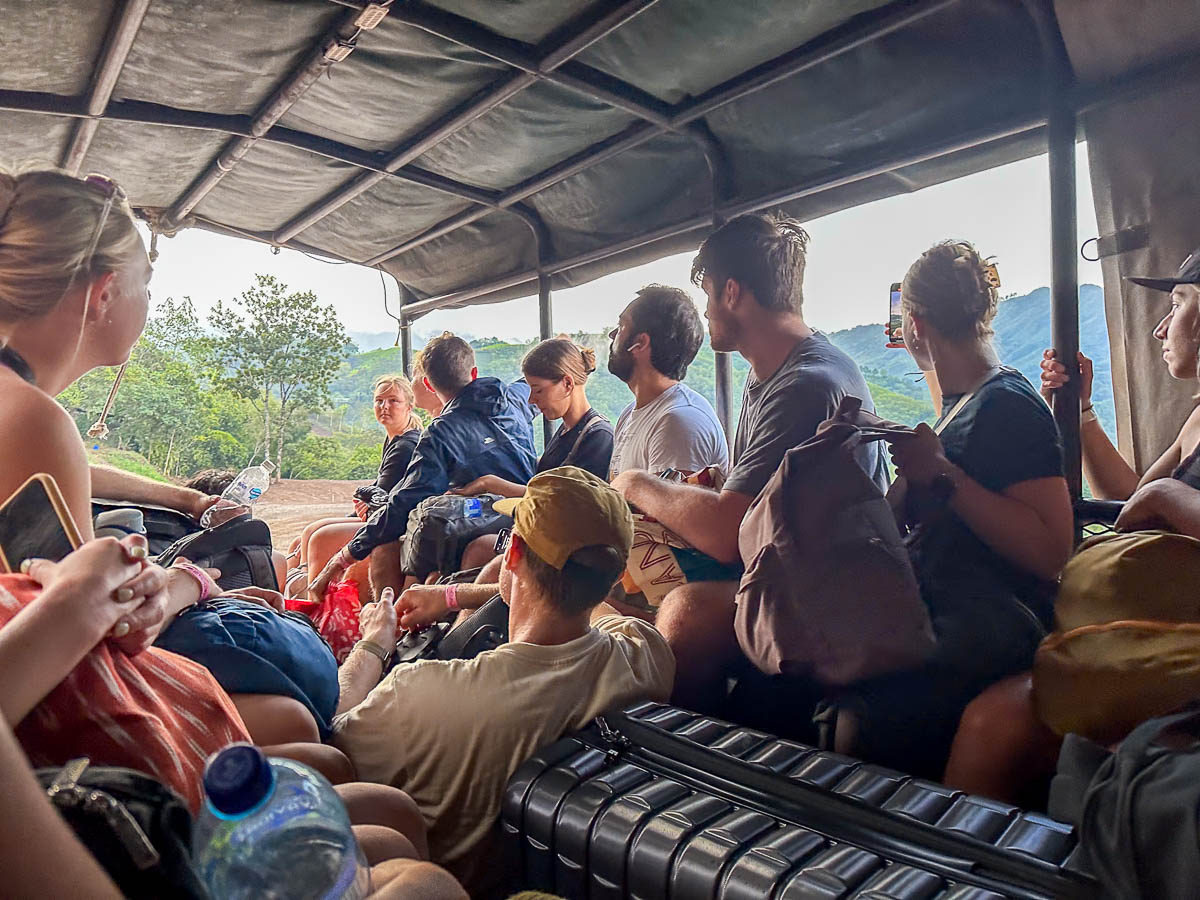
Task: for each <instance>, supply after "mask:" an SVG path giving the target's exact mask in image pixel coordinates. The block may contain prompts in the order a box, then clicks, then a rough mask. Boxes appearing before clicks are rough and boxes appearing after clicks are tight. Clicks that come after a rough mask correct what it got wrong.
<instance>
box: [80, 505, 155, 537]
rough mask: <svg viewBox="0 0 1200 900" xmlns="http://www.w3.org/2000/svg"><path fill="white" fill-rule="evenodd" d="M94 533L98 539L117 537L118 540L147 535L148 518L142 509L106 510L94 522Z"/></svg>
mask: <svg viewBox="0 0 1200 900" xmlns="http://www.w3.org/2000/svg"><path fill="white" fill-rule="evenodd" d="M92 532H93V533H94V534H95V535H96V537H115V538H116V539H117V540H120V539H121V538H123V537H128V536H129V535H131V534H145V533H146V517H145V516H144V515H143V514H142V511H141V510H140V509H131V508H126V507H122V508H120V509H106V510H105V511H104V512H102V513H100V514H99V515H97V516H96V518H95V519H93V520H92Z"/></svg>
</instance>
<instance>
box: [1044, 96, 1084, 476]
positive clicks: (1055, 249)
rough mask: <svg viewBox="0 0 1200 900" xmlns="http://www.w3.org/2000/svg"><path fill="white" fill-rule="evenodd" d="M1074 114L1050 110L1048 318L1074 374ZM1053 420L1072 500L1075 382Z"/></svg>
mask: <svg viewBox="0 0 1200 900" xmlns="http://www.w3.org/2000/svg"><path fill="white" fill-rule="evenodd" d="M1075 135H1076V130H1075V113H1074V111H1073V110H1072V109H1071V108H1070V107H1068V106H1066V105H1065V104H1064V105H1060V106H1058V107H1056V108H1054V109H1052V110H1051V112H1050V125H1049V128H1048V137H1049V141H1050V252H1051V269H1050V316H1051V340H1052V343H1053V344H1054V351H1055V353H1056V354H1057V355H1058V358H1059V359H1060V360H1062V361H1063V363H1064V364H1065V365H1066V366H1067V369H1068V371H1071V370H1073V367H1074V365H1075V357H1076V356H1077V355H1078V353H1079V262H1078V259H1077V257H1076V255H1075V254H1076V252H1077V250H1076V248H1077V247H1078V236H1077V230H1076V223H1075V209H1076V198H1075ZM1054 420H1055V422H1057V423H1058V430H1059V433H1060V434H1061V435H1062V441H1063V463H1064V468H1065V471H1066V476H1067V484H1068V485H1069V486H1070V488H1071V497H1072V499H1075V500H1078V499H1079V497H1080V496H1081V495H1082V493H1083V456H1082V447H1081V444H1080V439H1079V379H1078V378H1072V379H1071V380H1070V381H1068V382H1067V383H1066V384H1065V385H1063V386H1062V387H1061V388H1059V389H1058V390H1057V391H1055V393H1054Z"/></svg>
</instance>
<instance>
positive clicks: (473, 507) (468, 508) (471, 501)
mask: <svg viewBox="0 0 1200 900" xmlns="http://www.w3.org/2000/svg"><path fill="white" fill-rule="evenodd" d="M463 512H465V513H466V515H467V518H468V519H476V518H478V517H479V516H482V515H483V504H482V503H481V502H480V500H479V498H478V497H468V498H467V501H466V502H465V503H464V504H463Z"/></svg>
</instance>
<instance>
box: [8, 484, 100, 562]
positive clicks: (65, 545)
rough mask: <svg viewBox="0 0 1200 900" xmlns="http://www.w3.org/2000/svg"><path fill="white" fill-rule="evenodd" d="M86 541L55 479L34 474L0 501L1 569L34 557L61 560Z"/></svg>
mask: <svg viewBox="0 0 1200 900" xmlns="http://www.w3.org/2000/svg"><path fill="white" fill-rule="evenodd" d="M82 543H83V540H82V539H81V538H80V536H79V529H78V528H76V527H75V520H74V519H72V518H71V513H70V510H68V509H67V504H66V502H65V501H64V500H63V496H62V492H61V491H60V490H59V489H58V484H57V483H56V482H55V481H54V479H53V478H52V477H51V476H49V475H46V474H38V475H33V476H31V477H30V478H29V480H28V481H26V482H25V483H24V484H23V485H21V486H20V487H19V488H17V490H16V492H15V493H14V494H13V495H12V496H11V497H9V498H8V499H7V500H5V501H4V504H3V505H0V571H4V572H15V571H16V570H17V568H18V567H19V566H20V565H21V562H22V561H23V560H26V559H32V558H34V557H37V558H40V559H49V560H53V561H54V562H58V561H59V560H61V559H62V558H63V557H65V556H66V555H67V554H69V553H70V552H71V551H72V550H74V549H75V548H76V547H78V546H79V545H80V544H82Z"/></svg>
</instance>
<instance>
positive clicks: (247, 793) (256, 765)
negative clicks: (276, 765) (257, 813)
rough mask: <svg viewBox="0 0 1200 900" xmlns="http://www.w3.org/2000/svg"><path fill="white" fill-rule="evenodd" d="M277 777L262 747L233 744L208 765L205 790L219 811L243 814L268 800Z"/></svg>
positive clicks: (212, 758) (219, 812)
mask: <svg viewBox="0 0 1200 900" xmlns="http://www.w3.org/2000/svg"><path fill="white" fill-rule="evenodd" d="M274 779H275V775H274V773H273V772H272V771H271V763H270V762H269V761H268V760H267V757H266V756H265V755H264V754H263V752H262V751H261V750H259V749H258V748H257V747H255V746H254V745H253V744H246V743H240V744H230V745H229V746H228V747H226V748H225V749H224V750H221V751H219V752H217V753H214V754H213V755H212V756H211V757H210V758H209V760H208V765H207V766H205V767H204V793H205V794H206V795H207V796H208V802H209V804H210V805H211V806H212V808H213V810H214V811H216V812H217V813H218V814H221V815H225V816H231V817H232V816H240V815H242V814H244V813H246V812H249V811H250V810H252V809H254V808H255V807H256V806H258V805H259V804H260V803H262V802H263V800H265V799H266V797H267V795H268V794H270V793H271V788H272V785H273V782H274Z"/></svg>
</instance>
